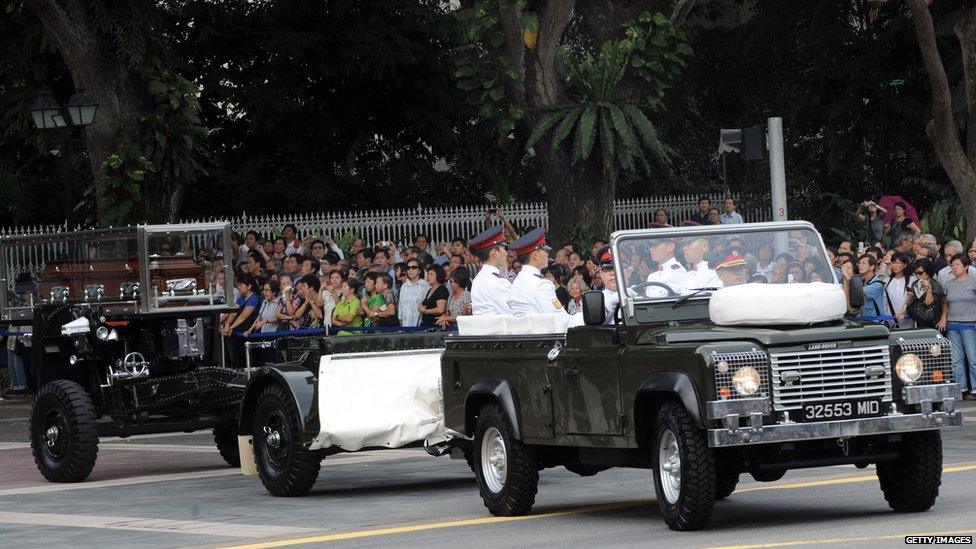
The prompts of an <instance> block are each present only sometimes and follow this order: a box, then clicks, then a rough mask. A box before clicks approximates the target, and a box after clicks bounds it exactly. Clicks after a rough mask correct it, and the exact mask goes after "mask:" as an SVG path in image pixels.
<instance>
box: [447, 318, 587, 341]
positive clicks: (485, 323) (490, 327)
mask: <svg viewBox="0 0 976 549" xmlns="http://www.w3.org/2000/svg"><path fill="white" fill-rule="evenodd" d="M457 321H458V335H462V336H489V335H543V334H565V333H566V328H567V327H573V326H581V325H582V324H583V314H582V313H577V314H575V315H570V316H567V315H564V314H533V315H525V316H515V315H467V316H459V317H458V319H457ZM567 324H568V326H567Z"/></svg>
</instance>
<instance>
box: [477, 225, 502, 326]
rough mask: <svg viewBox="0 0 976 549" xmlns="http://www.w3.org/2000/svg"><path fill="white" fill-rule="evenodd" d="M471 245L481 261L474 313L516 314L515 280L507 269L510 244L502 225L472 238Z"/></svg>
mask: <svg viewBox="0 0 976 549" xmlns="http://www.w3.org/2000/svg"><path fill="white" fill-rule="evenodd" d="M468 247H469V249H470V250H471V253H472V254H473V255H475V256H477V257H478V259H480V260H481V268H480V269H478V274H477V276H475V277H474V280H473V281H471V312H472V314H476V315H490V314H496V315H508V314H512V308H511V305H510V304H509V293H510V292H511V290H512V283H511V282H509V281H508V278H507V277H506V273H505V272H504V269H505V268H506V267H507V266H508V244H507V243H506V242H505V234H504V230H503V229H502V226H501V225H498V226H495V227H492V228H490V229H487V230H485V231H483V232H482V233H481V234H479V235H478V236H476V237H474V238H472V239H471V241H470V242H469V244H468Z"/></svg>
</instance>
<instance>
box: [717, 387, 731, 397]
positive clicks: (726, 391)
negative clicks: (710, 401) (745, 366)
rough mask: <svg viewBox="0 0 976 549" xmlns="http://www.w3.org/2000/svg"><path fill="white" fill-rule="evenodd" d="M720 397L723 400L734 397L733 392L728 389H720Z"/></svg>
mask: <svg viewBox="0 0 976 549" xmlns="http://www.w3.org/2000/svg"><path fill="white" fill-rule="evenodd" d="M718 396H720V397H721V398H729V397H730V396H732V390H731V389H729V388H728V387H719V388H718Z"/></svg>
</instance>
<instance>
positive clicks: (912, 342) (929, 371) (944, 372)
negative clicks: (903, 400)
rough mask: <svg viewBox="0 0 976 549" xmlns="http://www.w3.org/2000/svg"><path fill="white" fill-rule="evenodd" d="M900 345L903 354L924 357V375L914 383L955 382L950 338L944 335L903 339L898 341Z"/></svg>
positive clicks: (936, 383)
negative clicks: (933, 351)
mask: <svg viewBox="0 0 976 549" xmlns="http://www.w3.org/2000/svg"><path fill="white" fill-rule="evenodd" d="M898 347H900V348H901V352H902V354H905V353H915V354H916V355H918V357H919V358H921V359H922V375H921V376H920V377H919V378H918V381H916V382H915V383H913V384H912V385H939V384H942V383H952V382H953V381H952V379H953V378H952V347H951V346H950V345H949V340H948V339H946V338H944V337H940V338H931V339H907V340H906V339H902V340H899V341H898ZM933 347H937V348H938V351H937V354H933V353H932V349H933ZM936 372H938V373H936ZM940 376H941V377H940Z"/></svg>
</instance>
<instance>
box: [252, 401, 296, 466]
mask: <svg viewBox="0 0 976 549" xmlns="http://www.w3.org/2000/svg"><path fill="white" fill-rule="evenodd" d="M287 425H288V424H287V422H286V420H285V417H284V416H283V415H282V414H281V412H279V411H278V410H275V411H272V412H271V413H270V414H268V419H267V420H265V422H264V427H263V428H262V429H261V434H260V437H261V440H262V444H261V450H262V453H263V454H264V458H265V463H267V464H268V465H269V466H271V467H272V468H273V469H275V470H276V471H282V470H284V469H285V468H286V466H287V465H288V452H289V449H290V448H291V445H290V444H289V442H290V441H289V439H288V429H287Z"/></svg>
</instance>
